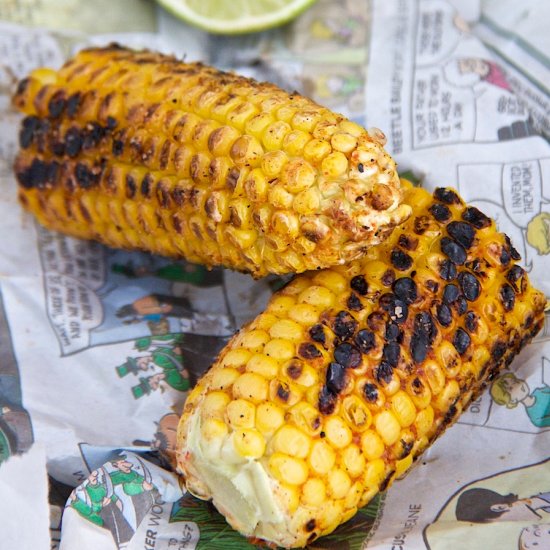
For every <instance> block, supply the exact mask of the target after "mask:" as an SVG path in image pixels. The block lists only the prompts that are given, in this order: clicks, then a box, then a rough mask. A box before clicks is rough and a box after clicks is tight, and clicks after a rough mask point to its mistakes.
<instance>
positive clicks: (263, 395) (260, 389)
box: [233, 372, 268, 403]
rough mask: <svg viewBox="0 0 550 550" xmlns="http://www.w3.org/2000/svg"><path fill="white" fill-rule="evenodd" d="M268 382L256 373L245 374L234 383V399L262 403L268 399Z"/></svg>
mask: <svg viewBox="0 0 550 550" xmlns="http://www.w3.org/2000/svg"><path fill="white" fill-rule="evenodd" d="M267 392H268V383H267V380H266V379H265V378H264V377H263V376H260V375H259V374H257V373H255V372H245V373H244V374H241V376H239V378H237V380H235V382H233V397H235V399H241V398H242V399H248V400H250V401H252V402H253V403H260V402H261V401H265V400H266V399H267Z"/></svg>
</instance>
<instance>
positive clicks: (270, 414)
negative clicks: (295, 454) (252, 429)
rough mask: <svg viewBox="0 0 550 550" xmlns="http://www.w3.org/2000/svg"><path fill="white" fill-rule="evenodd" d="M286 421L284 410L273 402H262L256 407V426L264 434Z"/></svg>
mask: <svg viewBox="0 0 550 550" xmlns="http://www.w3.org/2000/svg"><path fill="white" fill-rule="evenodd" d="M284 421H285V415H284V412H283V410H282V409H281V408H280V407H278V406H277V405H275V404H273V403H269V402H267V403H260V404H259V405H258V408H257V409H256V427H257V428H258V430H260V431H261V432H262V433H264V434H270V433H272V432H274V431H275V430H277V429H278V428H279V427H280V426H282V424H283V422H284Z"/></svg>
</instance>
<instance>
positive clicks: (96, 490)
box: [69, 468, 134, 546]
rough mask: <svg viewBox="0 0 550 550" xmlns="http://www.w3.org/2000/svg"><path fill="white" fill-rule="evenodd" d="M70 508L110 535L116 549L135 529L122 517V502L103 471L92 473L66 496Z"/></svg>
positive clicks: (102, 469) (126, 540)
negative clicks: (115, 544)
mask: <svg viewBox="0 0 550 550" xmlns="http://www.w3.org/2000/svg"><path fill="white" fill-rule="evenodd" d="M69 506H70V507H71V508H73V509H74V510H76V511H77V512H78V513H79V514H80V515H81V516H82V517H84V518H86V519H88V520H89V521H91V522H92V523H95V524H96V525H99V526H100V527H104V528H105V529H107V530H108V531H110V532H111V534H112V535H113V538H114V539H115V542H116V543H117V545H118V546H120V545H121V544H124V543H126V542H128V541H129V540H130V539H131V538H132V535H133V534H134V530H133V529H132V527H131V525H130V524H129V522H128V520H127V519H126V518H125V516H124V514H123V505H122V502H121V500H120V499H119V498H118V496H116V494H115V493H114V487H113V483H112V480H111V477H110V475H109V474H108V473H107V471H106V470H105V469H104V468H99V469H98V470H93V471H92V472H91V473H90V475H89V476H88V478H87V480H86V481H85V482H84V483H83V485H81V486H80V487H79V488H78V489H77V490H75V491H73V492H72V493H71V496H70V497H69Z"/></svg>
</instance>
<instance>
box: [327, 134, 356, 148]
mask: <svg viewBox="0 0 550 550" xmlns="http://www.w3.org/2000/svg"><path fill="white" fill-rule="evenodd" d="M330 144H331V145H332V148H333V149H334V150H335V151H340V152H342V153H350V152H351V151H353V150H354V149H355V148H356V147H357V139H356V138H355V137H353V136H352V135H351V134H348V133H345V132H337V133H335V134H333V135H332V137H331V138H330Z"/></svg>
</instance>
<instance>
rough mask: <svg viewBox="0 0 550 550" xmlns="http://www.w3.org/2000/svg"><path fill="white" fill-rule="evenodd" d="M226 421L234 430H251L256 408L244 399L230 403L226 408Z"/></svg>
mask: <svg viewBox="0 0 550 550" xmlns="http://www.w3.org/2000/svg"><path fill="white" fill-rule="evenodd" d="M226 412H227V420H228V421H229V424H230V425H231V426H233V427H235V428H253V427H254V423H255V418H256V407H255V406H254V404H253V403H251V402H250V401H246V399H236V400H235V401H231V402H230V403H229V404H228V405H227V408H226Z"/></svg>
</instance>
